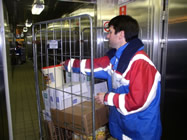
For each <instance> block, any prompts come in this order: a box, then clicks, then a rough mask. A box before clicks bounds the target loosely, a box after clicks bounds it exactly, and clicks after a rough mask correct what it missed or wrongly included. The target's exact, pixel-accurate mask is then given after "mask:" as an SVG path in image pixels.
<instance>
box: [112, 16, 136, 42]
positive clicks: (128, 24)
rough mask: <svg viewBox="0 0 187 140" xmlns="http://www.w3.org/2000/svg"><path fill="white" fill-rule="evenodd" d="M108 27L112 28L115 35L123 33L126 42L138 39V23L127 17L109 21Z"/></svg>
mask: <svg viewBox="0 0 187 140" xmlns="http://www.w3.org/2000/svg"><path fill="white" fill-rule="evenodd" d="M108 26H109V27H110V26H113V27H114V29H115V34H116V33H118V32H120V31H125V39H126V41H127V42H129V41H130V40H132V39H134V38H138V34H139V25H138V22H137V21H136V20H135V19H134V18H132V17H131V16H128V15H119V16H116V17H114V18H113V19H111V20H110V22H109V24H108Z"/></svg>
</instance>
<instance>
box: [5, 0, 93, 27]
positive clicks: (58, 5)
mask: <svg viewBox="0 0 187 140" xmlns="http://www.w3.org/2000/svg"><path fill="white" fill-rule="evenodd" d="M33 2H34V0H4V4H5V6H6V8H7V10H8V17H9V23H10V24H11V25H12V27H13V28H14V29H15V28H16V27H18V26H19V27H24V26H25V22H26V20H27V19H28V21H29V22H32V23H36V22H40V21H46V20H51V19H56V18H60V17H61V16H63V15H66V14H69V13H71V12H73V11H75V10H76V9H79V8H81V7H83V6H89V5H90V4H92V5H93V4H94V3H96V0H44V4H45V9H44V11H42V13H41V14H40V15H32V13H31V9H32V4H33Z"/></svg>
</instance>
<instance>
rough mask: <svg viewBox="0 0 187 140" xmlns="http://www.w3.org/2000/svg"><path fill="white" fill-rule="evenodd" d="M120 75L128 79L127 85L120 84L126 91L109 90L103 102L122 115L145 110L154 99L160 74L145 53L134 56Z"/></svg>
mask: <svg viewBox="0 0 187 140" xmlns="http://www.w3.org/2000/svg"><path fill="white" fill-rule="evenodd" d="M121 77H122V79H123V80H125V81H128V84H127V85H122V86H124V87H128V92H126V93H125V92H124V93H120V94H119V93H114V92H109V93H107V94H106V95H105V98H104V103H105V104H106V105H110V106H115V107H116V108H117V109H118V110H119V111H120V112H121V113H122V114H124V115H128V114H132V113H135V112H139V111H142V110H145V109H146V108H147V107H148V106H149V105H150V103H151V102H152V101H153V100H154V98H155V96H156V94H157V87H158V84H159V81H160V74H159V72H158V71H157V70H156V68H155V66H154V65H153V63H152V62H151V60H150V59H149V58H148V57H147V56H145V55H137V56H135V57H134V58H133V60H131V62H130V63H129V66H128V67H127V69H126V71H125V72H124V73H123V74H122V75H121Z"/></svg>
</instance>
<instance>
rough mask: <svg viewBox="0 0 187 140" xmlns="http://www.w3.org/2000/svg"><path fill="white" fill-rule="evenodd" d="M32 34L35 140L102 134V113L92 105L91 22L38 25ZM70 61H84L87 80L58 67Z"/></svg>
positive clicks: (83, 19)
mask: <svg viewBox="0 0 187 140" xmlns="http://www.w3.org/2000/svg"><path fill="white" fill-rule="evenodd" d="M85 29H86V30H85ZM32 30H33V31H32V32H33V57H34V71H35V80H36V94H37V104H38V119H39V126H40V139H89V138H91V139H95V138H96V133H97V132H98V130H97V131H96V129H98V128H99V129H100V130H102V131H103V129H105V127H101V126H103V125H105V124H106V123H107V108H106V107H105V106H104V105H99V104H95V102H94V94H95V92H94V86H96V85H95V84H94V72H93V69H94V68H93V56H94V54H93V53H94V51H93V50H94V49H93V31H92V19H91V17H90V16H89V15H80V16H76V17H69V18H63V19H55V20H50V21H45V22H40V23H36V24H34V25H33V29H32ZM75 59H76V60H79V61H81V60H82V59H90V61H91V63H90V70H91V73H90V75H89V76H87V75H83V74H81V73H79V72H78V73H73V72H72V70H70V71H69V72H67V71H65V70H64V68H63V65H61V64H60V63H61V62H64V61H66V60H70V61H71V60H75ZM70 65H72V64H71V62H70ZM77 67H81V66H80V65H79V66H77ZM99 86H100V87H102V88H104V87H106V88H107V86H106V83H100V85H97V87H99Z"/></svg>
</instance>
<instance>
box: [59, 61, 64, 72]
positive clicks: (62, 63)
mask: <svg viewBox="0 0 187 140" xmlns="http://www.w3.org/2000/svg"><path fill="white" fill-rule="evenodd" d="M60 65H62V69H63V70H65V67H64V65H65V61H63V62H61V63H60Z"/></svg>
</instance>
